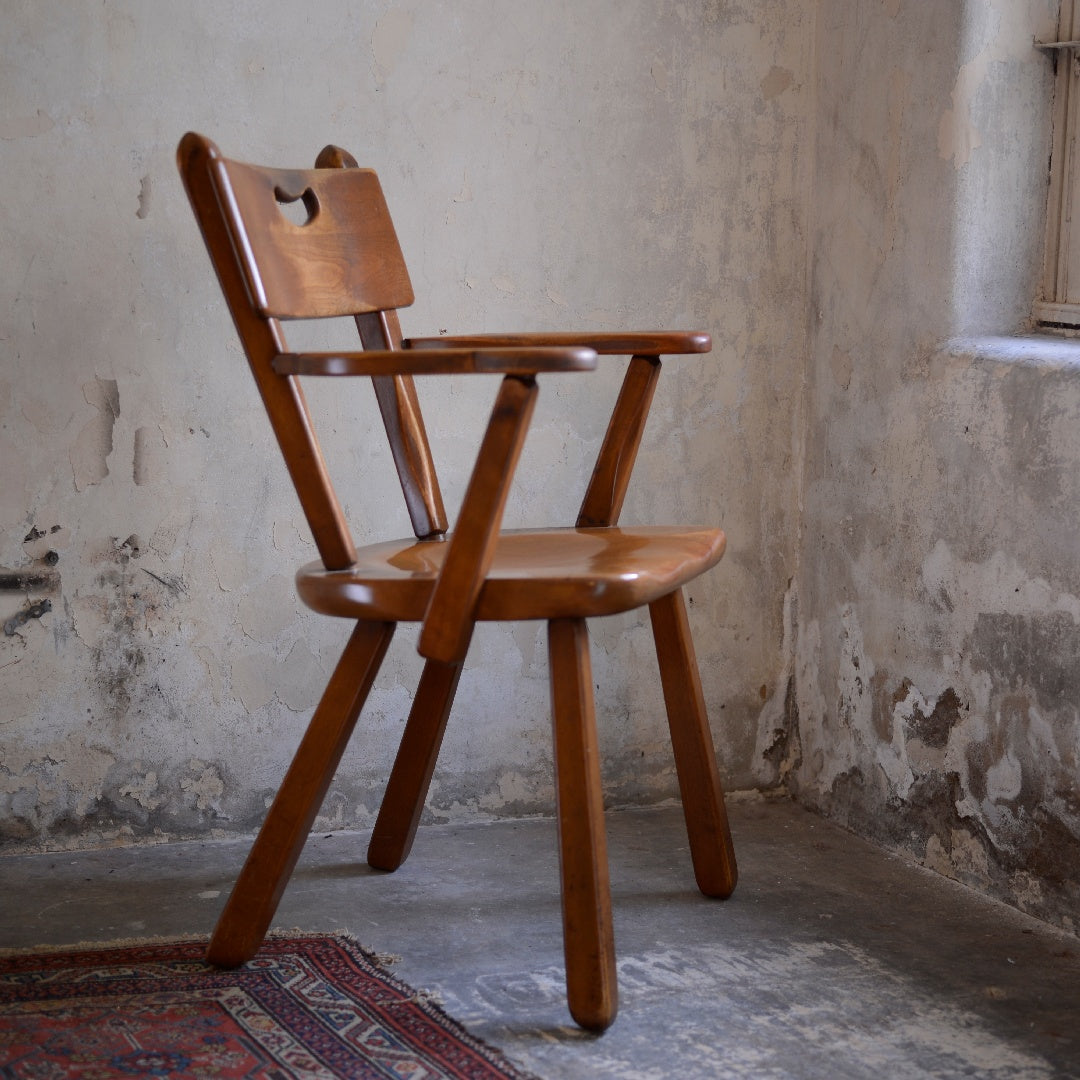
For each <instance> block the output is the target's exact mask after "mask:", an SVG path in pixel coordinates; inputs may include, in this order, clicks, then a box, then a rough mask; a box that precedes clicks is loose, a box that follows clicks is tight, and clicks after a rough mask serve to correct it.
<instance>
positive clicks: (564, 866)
mask: <svg viewBox="0 0 1080 1080" xmlns="http://www.w3.org/2000/svg"><path fill="white" fill-rule="evenodd" d="M548 652H549V656H550V662H551V712H552V724H553V727H554V732H555V779H556V792H557V809H558V818H559V867H560V872H561V876H562V910H563V949H564V952H565V956H566V996H567V1000H568V1003H569V1006H570V1013H571V1015H572V1016H573V1018H574V1019H575V1020H576V1021H577V1022H578V1024H580V1025H581V1026H582V1027H583V1028H587V1029H589V1030H593V1031H603V1030H604V1029H605V1028H606V1027H608V1026H609V1025H610V1024H611V1022H612V1021H613V1020H614V1019H615V1013H616V1012H617V1011H618V1007H619V992H618V986H617V983H616V977H615V937H614V933H613V931H612V924H611V889H610V885H609V883H608V864H607V841H606V839H605V835H604V798H603V792H602V791H601V787H600V760H599V748H598V746H597V740H596V716H595V713H594V708H593V691H592V670H591V665H590V662H589V640H588V636H587V631H586V628H585V620H584V619H555V620H552V621H551V622H550V623H549V624H548Z"/></svg>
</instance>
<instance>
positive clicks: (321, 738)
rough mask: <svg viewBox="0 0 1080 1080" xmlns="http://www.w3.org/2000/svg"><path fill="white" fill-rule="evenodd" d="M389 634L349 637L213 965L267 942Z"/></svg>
mask: <svg viewBox="0 0 1080 1080" xmlns="http://www.w3.org/2000/svg"><path fill="white" fill-rule="evenodd" d="M393 633H394V624H393V623H386V622H381V623H366V622H362V623H358V624H357V625H356V627H355V629H354V630H353V632H352V636H351V637H350V638H349V643H348V644H347V645H346V646H345V651H344V652H343V653H342V655H341V659H340V660H339V661H338V664H337V667H336V668H335V669H334V674H333V675H332V676H331V678H330V682H329V684H328V685H327V687H326V690H325V692H324V693H323V696H322V700H321V701H320V702H319V704H318V707H317V708H316V709H315V715H314V716H313V717H312V718H311V723H310V724H309V725H308V729H307V732H306V733H305V735H304V738H303V739H302V740H301V743H300V746H299V748H298V749H297V751H296V754H295V756H294V757H293V760H292V764H291V765H290V766H289V770H288V772H287V773H286V774H285V779H284V780H283V781H282V782H281V787H280V788H279V789H278V793H277V796H276V797H275V799H274V802H273V804H272V805H271V807H270V811H269V813H268V814H267V815H266V821H265V822H263V826H262V828H261V829H260V830H259V835H258V837H257V838H256V840H255V844H254V846H253V847H252V849H251V853H250V854H249V855H248V858H247V862H246V863H244V868H243V870H241V871H240V877H239V878H238V879H237V881H236V884H235V886H234V887H233V890H232V893H231V894H230V896H229V900H228V902H227V903H226V905H225V910H224V911H223V912H222V914H221V917H220V918H219V920H218V924H217V927H216V929H215V930H214V936H213V938H212V939H211V941H210V947H209V948H208V949H207V953H206V956H207V959H208V960H209V961H210V963H212V964H217V965H219V966H221V967H237V966H239V965H240V964H243V963H245V962H246V961H248V960H250V959H251V958H252V957H253V956H254V955H255V953H256V951H257V950H258V948H259V945H260V944H261V943H262V940H263V938H264V937H265V936H266V931H267V930H268V929H269V926H270V920H271V919H272V918H273V917H274V912H275V911H276V910H277V906H278V902H279V901H280V899H281V894H282V892H284V890H285V885H286V883H287V882H288V880H289V876H290V874H292V871H293V867H295V865H296V860H297V859H298V858H299V856H300V851H301V850H302V848H303V846H304V841H305V840H307V837H308V833H310V832H311V826H312V823H313V822H314V821H315V815H316V813H318V810H319V807H320V806H321V805H322V801H323V799H324V798H325V796H326V791H327V788H328V787H329V786H330V781H331V779H332V778H333V775H334V772H335V771H336V769H337V766H338V763H339V762H340V761H341V755H342V753H343V752H344V750H345V746H346V745H347V743H348V741H349V736H350V735H351V734H352V730H353V728H354V727H355V725H356V720H357V717H358V716H359V715H360V710H361V709H362V708H363V705H364V701H365V700H366V699H367V696H368V693H369V692H370V690H371V684H372V683H373V682H374V681H375V676H376V675H377V674H378V671H379V665H380V664H381V663H382V660H383V657H384V656H385V655H386V650H387V647H388V646H389V644H390V638H391V637H392V636H393Z"/></svg>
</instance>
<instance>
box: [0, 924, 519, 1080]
mask: <svg viewBox="0 0 1080 1080" xmlns="http://www.w3.org/2000/svg"><path fill="white" fill-rule="evenodd" d="M205 948H206V945H205V943H203V942H190V941H188V942H181V943H170V944H151V945H138V946H130V947H123V948H98V949H93V950H87V951H80V952H58V953H30V954H23V955H20V956H8V957H0V1077H3V1078H4V1080H8V1078H11V1080H15V1078H18V1080H23V1078H26V1080H31V1078H32V1080H68V1078H80V1080H107V1078H112V1077H124V1078H129V1077H132V1076H153V1077H163V1078H169V1080H180V1078H184V1080H187V1078H189V1077H190V1078H195V1077H199V1078H206V1077H213V1078H215V1080H231V1078H234V1077H244V1078H246V1080H287V1078H290V1077H304V1078H316V1077H350V1078H351V1077H356V1078H361V1077H363V1078H368V1077H379V1078H385V1077H396V1078H400V1080H405V1078H408V1080H437V1078H442V1077H450V1078H454V1080H458V1078H462V1080H464V1078H468V1080H496V1078H498V1080H528V1076H527V1074H525V1073H522V1072H520V1071H518V1070H516V1069H515V1068H514V1067H513V1066H512V1065H511V1064H510V1063H509V1062H508V1061H506V1060H505V1059H504V1058H503V1057H502V1055H501V1054H499V1053H498V1051H496V1050H493V1049H492V1048H490V1047H488V1046H486V1045H484V1044H483V1043H481V1042H480V1041H479V1040H477V1039H474V1038H472V1036H470V1035H469V1034H468V1033H467V1032H466V1031H465V1030H464V1028H462V1027H461V1026H460V1025H459V1024H458V1023H457V1022H456V1021H454V1020H451V1019H450V1018H449V1017H448V1016H446V1015H445V1013H443V1011H442V1010H441V1009H440V1008H439V1007H438V1006H437V1005H435V1004H434V1003H432V1002H431V1001H430V1000H428V999H427V998H426V997H425V996H424V995H422V994H417V993H416V992H415V991H414V990H411V989H410V988H409V987H408V986H406V985H405V984H404V983H402V982H399V981H398V980H397V979H395V978H393V977H392V976H390V975H389V974H387V972H386V971H385V970H384V969H383V967H382V966H381V965H380V963H379V961H378V960H377V959H376V958H375V957H374V956H372V955H371V954H370V953H367V952H365V951H364V950H363V949H361V948H360V947H359V946H358V945H356V944H355V943H354V942H352V941H350V940H348V939H347V938H343V937H340V936H338V937H326V936H309V937H282V938H271V939H268V940H267V941H266V943H265V944H264V945H263V947H262V949H261V950H260V951H259V954H258V956H257V957H256V958H255V959H254V960H252V961H251V962H250V963H249V964H246V965H245V966H244V967H242V968H240V969H238V970H236V971H220V970H217V969H215V968H212V967H209V966H208V965H207V964H205V963H204V962H203V959H202V956H203V952H204V950H205Z"/></svg>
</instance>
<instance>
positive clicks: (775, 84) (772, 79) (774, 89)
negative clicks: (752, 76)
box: [761, 64, 795, 101]
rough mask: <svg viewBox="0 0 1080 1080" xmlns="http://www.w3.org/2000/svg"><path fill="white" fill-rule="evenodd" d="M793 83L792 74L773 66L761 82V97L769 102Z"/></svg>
mask: <svg viewBox="0 0 1080 1080" xmlns="http://www.w3.org/2000/svg"><path fill="white" fill-rule="evenodd" d="M794 81H795V76H794V75H793V74H792V72H790V71H789V70H788V69H787V68H782V67H777V66H776V65H775V64H774V65H773V66H772V67H771V68H770V69H769V74H768V75H766V76H765V78H764V79H762V80H761V96H762V97H763V98H764V99H765V100H766V101H771V100H772V99H773V98H775V97H779V96H780V95H781V94H782V93H783V92H784V91H785V90H786V89H787V88H788V87H789V86H791V84H792V83H793V82H794Z"/></svg>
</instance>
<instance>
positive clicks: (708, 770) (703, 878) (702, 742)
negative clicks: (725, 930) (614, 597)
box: [649, 589, 738, 899]
mask: <svg viewBox="0 0 1080 1080" xmlns="http://www.w3.org/2000/svg"><path fill="white" fill-rule="evenodd" d="M649 615H650V616H651V617H652V627H653V637H654V638H655V641H656V657H657V660H658V661H659V663H660V681H661V683H662V685H663V688H664V703H665V705H666V706H667V714H668V725H669V727H670V728H671V745H672V750H673V751H674V755H675V770H676V772H677V773H678V776H679V791H680V793H681V795H682V804H683V815H684V816H685V818H686V832H687V836H688V837H689V840H690V857H691V858H692V859H693V863H694V876H695V878H696V879H697V884H698V888H699V889H700V890H701V891H702V892H703V893H704V894H705V895H706V896H716V897H720V898H721V899H722V898H724V897H728V896H730V895H731V893H732V891H733V890H734V888H735V882H736V880H737V879H738V869H737V867H736V865H735V848H734V846H733V845H732V843H731V830H730V829H729V828H728V819H727V810H726V809H725V808H724V791H723V788H722V787H721V785H720V775H719V773H718V771H717V768H716V753H715V751H714V750H713V742H712V733H711V732H710V731H709V718H708V716H707V715H706V712H705V698H704V695H703V694H702V692H701V678H700V676H699V674H698V666H697V658H696V657H695V656H694V643H693V640H692V639H691V637H690V624H689V622H688V621H687V618H686V605H685V604H684V603H683V596H682V590H681V589H677V590H676V591H675V592H673V593H669V594H668V595H667V596H664V597H662V598H661V599H659V600H656V601H654V602H653V603H651V604H650V605H649Z"/></svg>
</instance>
